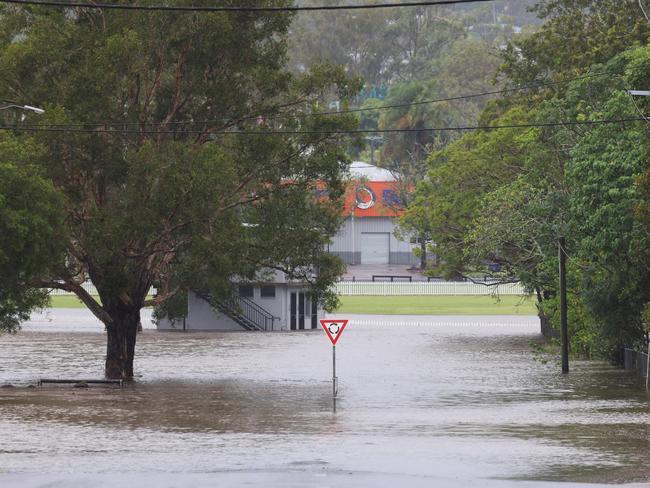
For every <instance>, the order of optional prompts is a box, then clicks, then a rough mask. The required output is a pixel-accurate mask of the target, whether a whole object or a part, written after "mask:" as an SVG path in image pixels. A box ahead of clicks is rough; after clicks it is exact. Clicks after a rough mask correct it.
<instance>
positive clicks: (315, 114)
mask: <svg viewBox="0 0 650 488" xmlns="http://www.w3.org/2000/svg"><path fill="white" fill-rule="evenodd" d="M606 75H607V73H590V74H586V75H583V76H578V77H575V78H567V79H564V80H558V81H548V82H541V81H540V82H539V83H531V84H528V85H522V86H518V87H513V88H505V89H502V90H493V91H486V92H480V93H469V94H466V95H457V96H453V97H446V98H434V99H430V100H421V101H418V102H409V103H397V104H391V105H381V106H379V107H367V108H354V109H349V110H336V111H330V112H313V113H296V114H289V113H279V114H259V115H247V116H243V117H239V118H237V117H235V118H233V119H222V120H220V121H218V120H196V121H184V122H183V121H177V122H147V123H146V124H145V125H149V126H156V125H173V126H179V125H209V124H215V123H223V122H238V121H239V122H244V121H246V120H260V119H263V120H276V119H288V118H299V119H303V118H308V117H321V116H329V115H345V114H352V113H360V112H372V111H378V110H390V109H394V108H406V107H414V106H419V105H426V104H435V103H443V102H452V101H458V100H467V99H472V98H480V97H487V96H491V95H503V94H506V93H514V92H519V91H524V90H529V89H533V88H544V87H548V86H556V85H563V84H567V83H571V82H573V81H577V80H582V79H586V78H594V77H598V76H606ZM41 125H42V126H46V127H57V126H59V125H60V126H61V127H87V126H89V125H94V126H98V127H99V126H106V125H121V126H123V127H128V126H139V125H140V122H115V121H112V122H95V123H78V124H32V125H31V127H39V126H41Z"/></svg>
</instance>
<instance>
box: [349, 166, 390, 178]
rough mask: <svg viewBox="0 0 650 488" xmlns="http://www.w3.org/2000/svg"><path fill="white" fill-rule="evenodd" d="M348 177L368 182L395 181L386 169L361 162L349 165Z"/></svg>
mask: <svg viewBox="0 0 650 488" xmlns="http://www.w3.org/2000/svg"><path fill="white" fill-rule="evenodd" d="M350 176H352V178H364V179H367V180H368V181H395V177H394V176H393V173H391V172H390V171H388V170H387V169H384V168H379V167H377V166H373V165H372V164H368V163H365V162H363V161H354V162H353V163H352V164H351V165H350Z"/></svg>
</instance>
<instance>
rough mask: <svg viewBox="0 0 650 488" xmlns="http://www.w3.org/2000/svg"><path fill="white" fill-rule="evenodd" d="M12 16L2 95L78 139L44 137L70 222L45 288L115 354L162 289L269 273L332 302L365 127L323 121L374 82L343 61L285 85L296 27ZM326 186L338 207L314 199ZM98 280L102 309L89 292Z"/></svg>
mask: <svg viewBox="0 0 650 488" xmlns="http://www.w3.org/2000/svg"><path fill="white" fill-rule="evenodd" d="M258 3H259V4H265V5H266V4H268V5H273V6H278V5H284V4H287V5H288V4H289V3H291V2H290V1H289V0H282V1H280V2H278V1H277V0H263V1H260V2H258ZM0 17H1V18H2V22H1V23H0V64H2V66H3V70H2V72H1V73H0V98H6V99H17V100H21V101H24V103H32V104H34V105H39V106H43V107H45V108H46V113H45V114H44V115H43V116H42V117H41V118H40V119H39V122H41V123H45V124H52V125H56V124H62V125H64V126H70V125H72V126H74V127H77V128H80V129H82V130H81V131H75V130H66V131H61V132H51V133H48V132H39V133H38V134H37V136H36V135H35V138H36V140H37V142H38V143H39V144H40V145H41V147H42V148H43V149H42V150H41V153H42V155H43V157H42V158H40V159H39V174H41V175H42V177H43V179H44V181H46V182H48V184H49V185H51V186H52V187H53V188H56V191H57V192H59V193H60V195H62V198H60V200H59V203H58V204H57V205H56V208H57V209H58V210H60V211H61V212H63V214H64V215H65V226H66V228H65V229H64V230H61V229H57V231H56V232H55V234H54V235H55V237H54V238H52V239H50V241H52V240H53V241H55V242H58V243H59V244H61V245H62V246H63V247H64V248H65V251H66V253H65V256H51V257H49V258H48V259H46V262H48V263H50V264H51V267H50V268H48V269H45V270H42V272H41V273H40V277H41V278H42V279H43V280H44V281H45V282H47V286H56V287H63V288H66V289H68V290H71V291H74V292H76V293H78V294H79V296H80V298H82V300H83V301H84V303H85V304H86V305H87V306H88V307H90V309H91V310H92V311H93V312H94V313H95V314H96V315H97V316H98V317H99V318H100V319H101V320H103V321H104V322H105V323H106V324H107V330H108V332H109V343H110V337H112V336H111V334H113V333H114V332H115V331H123V330H127V331H130V330H132V329H133V327H134V326H135V325H134V324H135V323H136V322H137V320H136V319H137V316H138V313H139V310H140V308H141V307H142V306H143V305H144V304H145V301H146V295H147V292H148V290H149V288H150V287H151V286H156V287H157V288H158V290H159V295H158V297H157V298H156V299H155V302H156V303H158V304H162V303H164V302H165V301H166V300H170V299H172V298H176V299H178V297H179V296H182V295H183V294H185V293H186V292H187V290H188V289H190V288H196V289H202V290H210V291H213V292H214V293H217V294H226V293H229V290H230V284H231V282H232V281H233V280H235V279H240V278H249V279H252V278H254V277H255V278H258V277H259V276H262V275H264V270H268V269H273V270H281V271H284V272H285V273H286V274H287V275H288V277H289V278H296V279H305V280H307V281H308V282H310V283H311V284H312V285H313V286H312V293H313V294H314V295H316V296H317V297H318V298H319V301H320V302H321V303H325V304H329V305H331V302H332V300H333V299H334V298H333V297H332V294H331V292H330V291H329V285H330V284H331V282H332V281H333V280H334V279H335V278H336V277H337V276H338V274H339V273H340V271H341V265H340V263H339V262H333V261H332V260H331V259H330V258H329V257H327V256H324V254H325V251H324V249H325V244H326V243H327V242H328V241H329V239H330V238H331V236H332V235H333V234H334V233H335V232H336V230H337V228H338V225H339V222H340V218H339V204H338V199H339V197H340V196H341V195H342V193H343V182H342V174H343V173H344V170H345V169H346V168H347V164H348V158H347V155H346V154H345V147H346V145H347V144H349V142H350V141H349V138H346V137H344V136H343V135H340V134H339V133H336V131H339V130H344V129H351V128H354V127H356V125H357V120H356V118H355V117H353V116H351V115H341V116H332V115H322V116H319V115H318V114H319V113H321V112H323V111H327V103H328V102H329V101H330V100H331V99H338V100H341V101H342V103H343V105H344V106H345V105H346V103H347V100H349V99H350V98H352V97H354V96H355V95H356V93H357V92H358V90H359V89H360V86H361V84H360V82H359V80H357V79H355V78H353V77H349V76H347V75H346V74H345V72H344V70H343V69H342V68H340V67H336V66H332V65H319V66H315V67H314V69H313V70H312V71H311V72H305V73H302V74H300V75H292V74H291V73H289V72H287V70H286V69H285V65H286V61H287V45H286V36H287V32H288V28H289V25H290V23H291V20H292V15H290V14H279V13H260V12H257V13H245V12H229V13H210V14H206V13H196V14H193V13H187V14H182V15H173V16H170V15H168V14H167V13H164V12H121V11H111V12H103V11H97V10H90V9H83V8H71V9H46V8H38V7H15V6H6V5H5V6H2V7H0ZM305 115H309V116H308V117H306V116H305ZM29 122H31V120H29V119H27V120H26V121H25V123H29ZM16 123H17V124H18V125H20V124H21V121H20V120H17V121H16ZM320 130H324V131H330V132H331V135H323V133H319V131H320ZM318 185H322V186H326V187H327V189H328V191H329V192H328V194H329V197H328V198H325V199H318V198H316V197H315V196H314V195H315V192H316V189H317V186H318ZM33 240H34V242H37V243H41V244H42V243H44V242H45V241H46V240H45V239H33ZM41 244H39V245H41ZM316 268H320V270H321V272H320V273H318V274H315V273H314V269H316ZM50 269H52V270H56V272H54V271H52V272H50ZM84 278H90V279H91V280H92V282H93V283H94V284H95V285H96V287H97V289H98V292H99V295H100V299H101V300H99V301H98V300H95V299H94V298H93V297H90V296H88V295H87V294H84V293H83V290H81V289H80V287H79V281H81V280H82V279H84ZM125 321H128V323H126V322H125ZM120 334H122V332H120V333H119V334H118V335H120ZM120 337H124V335H123V334H122V335H121V336H120ZM120 340H122V339H120ZM120 348H122V349H120ZM120 348H117V349H115V350H117V351H118V353H119V351H122V350H124V349H123V348H126V349H130V350H131V351H132V349H133V343H131V344H130V345H123V346H120ZM120 354H121V353H120ZM130 354H131V360H132V352H131V353H130ZM127 359H128V358H127ZM111 371H113V370H111ZM107 372H108V360H107ZM110 374H114V372H111V373H110ZM121 374H123V375H127V376H129V375H130V374H132V373H131V371H130V369H129V367H128V366H127V367H125V368H123V369H122V373H121Z"/></svg>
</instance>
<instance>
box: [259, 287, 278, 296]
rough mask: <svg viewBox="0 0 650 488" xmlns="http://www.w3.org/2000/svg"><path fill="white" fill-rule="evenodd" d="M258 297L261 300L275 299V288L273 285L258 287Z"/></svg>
mask: <svg viewBox="0 0 650 488" xmlns="http://www.w3.org/2000/svg"><path fill="white" fill-rule="evenodd" d="M260 296H261V297H262V298H275V286H274V285H262V286H260Z"/></svg>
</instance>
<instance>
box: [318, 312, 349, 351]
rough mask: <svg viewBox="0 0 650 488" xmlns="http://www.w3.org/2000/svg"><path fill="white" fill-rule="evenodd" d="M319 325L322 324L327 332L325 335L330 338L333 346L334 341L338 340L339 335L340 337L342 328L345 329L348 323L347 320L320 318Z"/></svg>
mask: <svg viewBox="0 0 650 488" xmlns="http://www.w3.org/2000/svg"><path fill="white" fill-rule="evenodd" d="M320 325H322V326H323V329H325V333H326V334H327V337H329V338H330V341H332V345H333V346H335V345H336V341H338V340H339V337H341V334H342V333H343V329H345V326H346V325H348V321H347V320H327V319H322V320H321V321H320Z"/></svg>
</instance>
